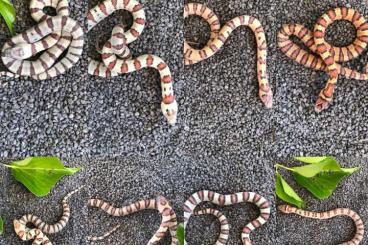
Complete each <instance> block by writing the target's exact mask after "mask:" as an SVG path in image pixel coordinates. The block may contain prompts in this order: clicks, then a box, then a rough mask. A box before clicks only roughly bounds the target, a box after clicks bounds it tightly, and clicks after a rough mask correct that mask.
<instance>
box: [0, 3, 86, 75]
mask: <svg viewBox="0 0 368 245" xmlns="http://www.w3.org/2000/svg"><path fill="white" fill-rule="evenodd" d="M45 7H52V8H55V10H56V13H57V15H56V16H49V15H47V14H46V13H44V11H43V9H44V8H45ZM30 10H31V15H32V18H33V19H34V20H35V21H37V22H39V24H37V25H36V26H34V27H32V28H30V29H28V30H27V31H26V32H24V33H22V34H19V35H17V36H14V37H13V38H11V39H10V40H9V41H7V42H6V43H5V44H4V46H3V48H2V53H1V58H2V61H3V63H4V65H5V66H6V67H7V68H8V70H9V71H3V72H0V77H2V76H8V77H14V78H15V77H19V76H28V77H32V78H34V79H37V80H44V79H48V78H52V77H56V76H58V75H60V74H63V73H65V72H66V71H67V70H68V69H70V68H71V67H72V66H73V65H74V64H76V63H77V62H78V60H79V59H80V57H81V54H82V51H83V43H84V40H83V29H82V28H81V27H80V26H79V24H78V23H77V22H76V21H74V20H73V19H71V18H70V17H69V8H68V1H67V0H58V1H52V0H31V2H30ZM66 50H67V51H66ZM64 52H66V54H65V56H64V57H63V58H62V59H60V56H61V55H62V54H63V53H64ZM38 53H41V55H40V56H39V57H38V58H37V59H36V60H28V59H29V58H31V57H33V56H35V55H36V54H38ZM59 59H60V60H59Z"/></svg>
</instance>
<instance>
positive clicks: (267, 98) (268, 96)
mask: <svg viewBox="0 0 368 245" xmlns="http://www.w3.org/2000/svg"><path fill="white" fill-rule="evenodd" d="M259 98H260V99H261V101H262V102H263V104H264V105H265V106H266V108H272V104H273V95H272V91H271V88H270V86H268V84H266V85H265V84H261V85H260V87H259Z"/></svg>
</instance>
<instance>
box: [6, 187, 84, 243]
mask: <svg viewBox="0 0 368 245" xmlns="http://www.w3.org/2000/svg"><path fill="white" fill-rule="evenodd" d="M80 189H81V188H79V189H76V190H74V191H72V192H70V193H68V194H67V195H66V196H65V197H64V198H63V200H62V202H61V204H62V207H63V214H62V216H61V218H60V220H59V221H58V222H56V223H55V224H52V225H49V224H47V223H46V222H44V221H42V220H41V219H40V218H39V217H37V216H36V215H33V214H26V215H23V216H22V217H21V218H20V219H15V220H14V221H13V225H14V231H15V233H16V234H17V236H18V237H19V238H20V239H22V240H23V241H29V240H33V242H32V245H39V244H44V245H52V242H51V241H50V240H49V238H48V237H47V236H46V235H45V234H53V233H58V232H60V231H61V230H62V229H64V227H65V226H66V225H67V224H68V221H69V218H70V207H69V204H68V199H69V198H70V197H71V196H72V195H73V194H74V193H76V192H77V191H79V190H80ZM28 224H32V225H33V226H35V228H29V227H28V226H27V225H28Z"/></svg>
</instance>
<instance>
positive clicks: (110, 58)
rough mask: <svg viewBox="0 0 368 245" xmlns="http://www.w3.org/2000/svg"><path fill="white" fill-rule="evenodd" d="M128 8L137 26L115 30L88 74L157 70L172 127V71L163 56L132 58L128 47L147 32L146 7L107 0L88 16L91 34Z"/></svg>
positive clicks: (127, 0)
mask: <svg viewBox="0 0 368 245" xmlns="http://www.w3.org/2000/svg"><path fill="white" fill-rule="evenodd" d="M120 9H124V10H127V11H129V12H130V13H131V14H132V15H133V25H132V26H131V28H130V29H129V30H128V31H124V27H123V26H122V25H117V26H115V27H114V29H113V31H112V34H111V38H110V39H109V40H108V41H107V42H106V43H105V44H104V45H103V48H102V49H101V50H99V51H100V53H101V58H102V62H100V61H96V60H92V59H91V60H89V66H88V73H89V74H91V75H95V76H101V77H112V76H117V75H119V74H125V73H130V72H134V71H138V70H140V69H142V68H146V67H152V68H154V69H156V70H157V71H158V72H159V74H160V78H161V90H162V102H161V110H162V113H163V114H164V116H165V117H166V119H167V121H168V122H169V124H171V125H173V124H175V123H176V118H177V112H178V104H177V102H176V100H175V97H174V90H173V82H172V77H171V72H170V69H169V67H168V66H167V64H166V63H165V61H164V60H162V59H161V58H160V57H158V56H155V55H152V54H147V55H141V56H139V57H137V58H132V57H131V53H130V51H129V48H128V47H127V45H128V44H129V43H131V42H133V41H135V40H136V39H137V38H138V37H139V36H140V35H141V33H142V32H143V29H144V25H145V22H146V17H145V14H144V9H143V5H142V4H140V3H139V2H137V1H135V0H106V1H104V2H102V3H100V4H99V5H97V6H96V7H94V8H92V9H91V10H90V11H89V12H88V14H87V23H88V31H90V30H91V29H93V28H94V27H95V26H96V25H97V24H98V23H99V22H101V21H102V20H103V19H105V18H106V17H108V16H109V15H111V14H112V13H114V12H115V11H117V10H120Z"/></svg>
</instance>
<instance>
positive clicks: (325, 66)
mask: <svg viewBox="0 0 368 245" xmlns="http://www.w3.org/2000/svg"><path fill="white" fill-rule="evenodd" d="M336 20H345V21H349V22H351V23H352V24H353V25H354V27H355V28H356V33H357V36H356V38H355V40H354V41H353V42H352V43H351V44H350V45H348V46H345V47H335V46H333V45H331V44H329V43H328V42H327V41H326V39H325V35H326V29H327V28H328V26H329V25H331V24H332V23H333V22H334V21H336ZM292 36H295V37H297V38H299V39H300V40H301V41H302V43H303V44H304V45H305V46H306V47H307V48H308V49H309V50H310V51H311V52H307V51H305V50H304V49H302V48H301V47H299V46H298V45H297V44H295V43H294V42H293V41H292V40H291V37H292ZM277 40H278V46H279V48H280V49H281V51H282V52H283V53H285V54H286V56H288V57H289V58H291V59H293V60H295V61H296V62H298V63H299V64H301V65H303V66H306V67H308V68H312V69H315V70H321V71H326V72H327V73H328V75H329V79H328V81H327V84H326V86H325V88H324V89H323V90H322V91H321V92H320V93H319V97H318V99H317V102H316V105H315V109H316V111H317V112H319V111H321V110H323V109H326V108H327V107H328V106H329V105H330V103H331V101H332V98H333V93H334V90H335V87H336V83H337V80H338V76H339V75H341V76H344V77H346V78H351V79H357V80H368V74H367V69H366V71H364V72H358V71H356V70H352V69H349V68H347V67H344V66H342V65H340V64H339V63H338V62H346V61H350V60H352V59H355V58H357V57H358V56H359V55H360V54H362V53H363V51H364V50H365V49H366V48H367V44H368V23H367V21H366V19H365V18H364V17H363V16H362V15H361V14H360V13H359V12H358V11H356V10H354V9H352V8H346V7H341V8H335V9H331V10H329V11H327V13H325V14H324V15H322V16H321V17H320V18H319V19H318V20H317V22H316V24H315V26H314V30H313V31H310V30H309V29H308V28H306V27H304V26H303V25H300V24H286V25H284V26H283V27H282V28H281V30H280V31H279V33H278V38H277Z"/></svg>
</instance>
